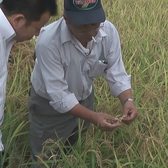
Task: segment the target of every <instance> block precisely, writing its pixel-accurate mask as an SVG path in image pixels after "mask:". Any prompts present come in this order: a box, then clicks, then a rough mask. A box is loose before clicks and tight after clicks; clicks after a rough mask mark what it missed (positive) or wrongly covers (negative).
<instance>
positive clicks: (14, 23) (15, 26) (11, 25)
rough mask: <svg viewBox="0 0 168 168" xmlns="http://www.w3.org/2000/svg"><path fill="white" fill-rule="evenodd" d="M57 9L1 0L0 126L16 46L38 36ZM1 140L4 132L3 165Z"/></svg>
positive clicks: (50, 3) (32, 1)
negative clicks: (8, 75) (11, 53)
mask: <svg viewBox="0 0 168 168" xmlns="http://www.w3.org/2000/svg"><path fill="white" fill-rule="evenodd" d="M56 7H57V6H56V2H55V0H0V125H1V124H2V123H3V118H4V104H5V94H6V93H5V92H6V80H7V72H8V71H7V64H8V58H9V54H10V50H11V48H12V45H13V44H14V42H15V41H17V42H19V41H24V40H29V39H31V38H32V37H33V36H34V35H35V36H37V35H38V34H39V31H40V29H41V27H42V26H44V25H45V24H46V23H47V22H48V20H49V17H50V16H51V15H55V14H56V9H57V8H56ZM1 137H2V133H1V131H0V164H2V163H1V155H2V151H3V150H4V146H3V144H2V141H1ZM1 166H2V165H0V167H1Z"/></svg>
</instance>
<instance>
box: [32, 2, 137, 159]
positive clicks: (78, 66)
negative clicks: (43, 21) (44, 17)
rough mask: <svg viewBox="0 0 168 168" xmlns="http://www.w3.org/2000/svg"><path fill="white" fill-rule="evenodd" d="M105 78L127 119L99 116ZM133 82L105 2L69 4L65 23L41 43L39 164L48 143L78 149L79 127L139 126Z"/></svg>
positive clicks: (36, 108) (35, 91)
mask: <svg viewBox="0 0 168 168" xmlns="http://www.w3.org/2000/svg"><path fill="white" fill-rule="evenodd" d="M100 75H103V76H104V78H105V79H106V81H107V82H108V84H109V86H110V93H111V95H113V96H116V97H118V98H119V100H120V102H121V104H122V106H123V112H122V114H121V119H118V118H115V117H114V116H113V115H110V114H106V112H95V111H94V107H93V106H94V104H93V102H94V91H93V81H94V78H95V77H98V76H100ZM130 78H131V76H130V75H128V74H127V73H126V71H125V68H124V65H123V60H122V55H121V47H120V39H119V35H118V32H117V30H116V28H115V26H114V25H113V24H112V23H111V22H109V21H107V20H106V19H105V13H104V10H103V8H102V4H101V1H100V0H83V1H79V0H64V15H63V17H62V18H60V19H59V20H58V21H56V22H54V23H52V24H50V25H48V26H46V27H44V29H42V30H41V33H40V35H39V37H38V39H37V43H36V60H35V67H34V69H33V72H32V75H31V83H32V87H31V92H30V98H29V117H30V143H31V149H32V154H33V157H34V160H36V159H37V158H36V157H40V156H44V155H41V151H42V150H43V152H44V151H45V150H44V149H43V144H44V142H45V141H46V140H47V139H53V140H61V142H62V143H63V144H67V143H68V142H70V144H74V143H75V142H76V141H77V139H78V131H79V130H78V126H79V124H81V125H82V126H80V127H82V128H83V131H86V129H87V128H88V126H89V124H90V123H93V124H94V125H95V126H97V127H99V128H100V129H101V130H103V131H113V130H114V129H116V128H117V127H118V126H120V120H122V121H123V122H124V123H125V124H130V123H131V122H132V121H134V120H135V118H136V117H137V109H136V107H135V105H134V102H133V96H132V92H131V84H130ZM79 118H80V120H79ZM79 121H80V123H79ZM109 121H110V122H109ZM54 150H56V151H57V147H56V146H55V148H54ZM58 152H59V151H58ZM45 154H47V155H48V156H51V155H52V154H51V155H50V154H49V153H45ZM41 159H45V158H41Z"/></svg>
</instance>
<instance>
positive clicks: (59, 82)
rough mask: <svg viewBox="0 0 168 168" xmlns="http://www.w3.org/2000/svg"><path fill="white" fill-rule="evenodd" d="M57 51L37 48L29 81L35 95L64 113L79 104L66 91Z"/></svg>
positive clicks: (41, 46) (41, 47)
mask: <svg viewBox="0 0 168 168" xmlns="http://www.w3.org/2000/svg"><path fill="white" fill-rule="evenodd" d="M53 51H54V52H53ZM58 51H59V50H57V49H56V48H54V49H52V48H51V46H50V47H48V46H46V45H42V44H41V45H38V46H37V48H36V56H37V58H36V64H35V67H34V72H33V74H32V80H31V81H32V84H33V87H34V89H35V91H36V92H37V94H39V95H40V96H42V97H44V98H46V99H48V100H49V103H50V105H51V106H52V107H53V108H54V109H55V110H57V111H58V112H60V113H66V112H68V111H69V110H71V109H72V108H73V107H74V106H75V105H76V104H78V103H79V102H78V100H77V98H76V97H75V95H74V94H73V93H71V92H69V90H68V84H67V81H66V80H65V77H64V76H65V74H64V68H63V65H62V64H61V61H60V60H59V59H60V58H59V56H58V57H57V55H59V53H57V52H58ZM39 83H40V84H39Z"/></svg>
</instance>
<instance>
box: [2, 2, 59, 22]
mask: <svg viewBox="0 0 168 168" xmlns="http://www.w3.org/2000/svg"><path fill="white" fill-rule="evenodd" d="M1 8H2V10H3V12H4V13H5V15H7V16H11V15H13V14H17V13H20V14H23V15H24V16H25V18H26V20H27V21H28V22H32V21H39V20H40V18H41V15H42V14H44V13H45V12H49V13H50V15H51V16H54V15H56V14H57V3H56V0H3V1H2V3H1Z"/></svg>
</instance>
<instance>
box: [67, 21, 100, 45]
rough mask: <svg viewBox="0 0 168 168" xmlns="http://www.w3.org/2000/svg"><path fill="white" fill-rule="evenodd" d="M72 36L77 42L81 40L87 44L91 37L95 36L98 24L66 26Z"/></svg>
mask: <svg viewBox="0 0 168 168" xmlns="http://www.w3.org/2000/svg"><path fill="white" fill-rule="evenodd" d="M67 25H68V27H69V29H70V30H71V32H72V33H73V35H74V36H75V37H76V38H77V39H78V40H80V39H81V40H83V41H85V42H89V41H91V40H92V36H93V37H94V36H96V35H97V33H98V31H99V27H100V23H95V24H87V25H72V24H67Z"/></svg>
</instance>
